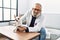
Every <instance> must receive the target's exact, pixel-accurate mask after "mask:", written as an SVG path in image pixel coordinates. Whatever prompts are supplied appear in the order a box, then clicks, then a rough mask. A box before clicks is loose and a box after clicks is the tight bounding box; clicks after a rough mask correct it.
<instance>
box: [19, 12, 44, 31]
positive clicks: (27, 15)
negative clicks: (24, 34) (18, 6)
mask: <svg viewBox="0 0 60 40" xmlns="http://www.w3.org/2000/svg"><path fill="white" fill-rule="evenodd" d="M31 19H32V11H28V12H27V13H25V14H24V15H23V16H22V17H21V19H20V24H21V25H22V23H23V21H26V27H28V29H29V32H38V31H40V29H41V27H43V20H44V16H42V15H41V16H40V15H39V16H38V17H37V18H36V20H35V23H34V27H29V25H30V22H31Z"/></svg>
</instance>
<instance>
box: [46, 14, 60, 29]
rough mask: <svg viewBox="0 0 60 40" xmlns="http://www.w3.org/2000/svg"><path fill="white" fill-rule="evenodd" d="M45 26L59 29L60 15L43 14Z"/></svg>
mask: <svg viewBox="0 0 60 40" xmlns="http://www.w3.org/2000/svg"><path fill="white" fill-rule="evenodd" d="M45 26H47V27H49V28H56V29H60V14H45Z"/></svg>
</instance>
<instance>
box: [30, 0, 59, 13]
mask: <svg viewBox="0 0 60 40" xmlns="http://www.w3.org/2000/svg"><path fill="white" fill-rule="evenodd" d="M37 2H38V3H40V4H41V5H42V12H43V13H50V14H60V0H29V5H30V6H29V8H31V7H32V6H33V5H34V3H37Z"/></svg>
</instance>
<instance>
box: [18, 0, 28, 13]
mask: <svg viewBox="0 0 60 40" xmlns="http://www.w3.org/2000/svg"><path fill="white" fill-rule="evenodd" d="M28 5H29V4H28V0H18V13H20V14H24V13H26V11H27V10H28Z"/></svg>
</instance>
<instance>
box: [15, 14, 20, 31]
mask: <svg viewBox="0 0 60 40" xmlns="http://www.w3.org/2000/svg"><path fill="white" fill-rule="evenodd" d="M14 18H15V26H16V29H15V30H14V32H16V31H19V27H20V18H21V16H20V15H19V16H17V17H16V16H15V15H14Z"/></svg>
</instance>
